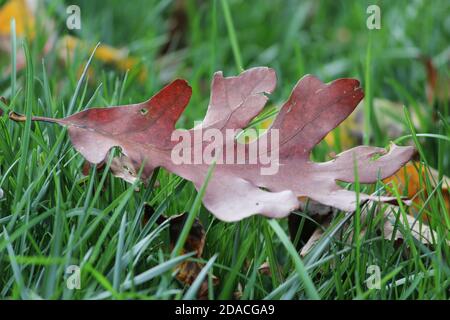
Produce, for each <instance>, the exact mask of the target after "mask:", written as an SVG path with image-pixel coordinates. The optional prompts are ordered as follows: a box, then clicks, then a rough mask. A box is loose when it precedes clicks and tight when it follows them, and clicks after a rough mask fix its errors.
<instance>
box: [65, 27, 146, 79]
mask: <svg viewBox="0 0 450 320" xmlns="http://www.w3.org/2000/svg"><path fill="white" fill-rule="evenodd" d="M59 48H60V51H61V57H62V58H63V59H64V58H65V56H66V55H67V52H66V51H65V50H68V51H69V52H68V53H69V55H72V54H73V52H74V51H75V49H76V48H78V49H80V50H88V51H92V50H93V49H94V46H92V45H88V44H86V42H84V41H83V40H80V39H78V38H75V37H72V36H65V37H63V38H62V39H61V43H60V46H59ZM94 58H95V59H96V60H98V61H101V62H103V63H105V64H109V65H112V66H114V67H116V68H117V69H119V70H121V71H128V70H132V69H133V68H139V76H138V79H139V81H141V82H143V81H145V79H146V78H147V73H146V70H145V69H144V68H142V67H140V66H139V60H138V59H137V58H135V57H130V56H129V55H128V50H126V49H117V48H114V47H111V46H108V45H104V44H101V45H100V46H98V48H97V50H96V51H95V54H94Z"/></svg>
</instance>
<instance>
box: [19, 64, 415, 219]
mask: <svg viewBox="0 0 450 320" xmlns="http://www.w3.org/2000/svg"><path fill="white" fill-rule="evenodd" d="M275 84H276V76H275V73H274V71H273V70H272V69H269V68H264V67H261V68H253V69H250V70H247V71H245V72H243V73H241V74H240V75H239V76H237V77H226V78H225V77H223V76H222V73H221V72H218V73H216V74H215V75H214V79H213V83H212V91H211V102H210V105H209V107H208V111H207V114H206V116H205V120H204V121H203V123H202V124H201V126H196V127H195V128H193V129H191V130H189V131H185V130H175V129H174V125H175V123H176V121H177V120H178V118H179V117H180V115H181V113H182V112H183V110H184V108H185V107H186V105H187V104H188V102H189V99H190V96H191V88H190V87H189V86H188V84H187V83H186V82H185V81H183V80H175V81H174V82H172V83H171V84H169V85H168V86H167V87H165V88H164V89H162V90H161V91H160V92H159V93H157V94H156V95H155V96H153V97H152V98H151V99H150V100H148V101H145V102H143V103H139V104H132V105H127V106H118V107H112V108H104V109H99V108H95V109H89V110H86V111H83V112H80V113H77V114H74V115H72V116H69V117H67V118H64V119H51V118H44V117H34V118H33V120H39V121H47V122H55V123H58V124H60V125H64V126H67V127H68V131H69V135H70V138H71V140H72V143H73V145H74V147H75V148H76V149H77V150H78V151H79V152H80V153H81V154H82V155H83V156H84V157H85V158H86V159H87V160H88V161H89V162H92V163H99V162H101V161H103V160H104V159H105V157H106V155H107V153H108V151H109V150H110V149H111V148H113V147H120V148H121V149H122V152H123V154H124V155H125V156H126V157H128V158H129V160H128V161H129V163H130V164H131V165H132V166H133V168H134V170H135V172H138V171H139V168H140V167H141V166H142V165H144V170H143V175H142V176H143V178H144V179H146V178H148V177H149V176H150V175H151V172H152V171H153V169H154V168H156V167H164V168H166V169H167V170H169V171H171V172H173V173H175V174H177V175H179V176H181V177H183V178H185V179H187V180H190V181H192V182H193V183H194V185H195V187H196V188H197V189H199V188H200V187H201V186H202V184H203V182H204V181H205V177H206V173H207V170H208V168H209V164H207V163H201V164H192V163H189V164H186V163H181V164H177V163H175V162H174V161H172V158H171V151H172V149H173V148H174V147H175V146H177V145H178V142H179V141H172V140H171V135H172V134H174V135H175V136H176V135H179V136H186V135H187V136H188V137H191V138H192V140H194V138H195V136H196V134H197V135H198V134H199V130H206V129H212V128H214V129H217V130H219V131H220V132H221V133H223V134H224V136H225V137H226V138H224V141H223V145H224V146H225V145H226V146H228V144H230V142H231V144H232V148H231V150H228V149H227V148H225V147H224V148H223V149H224V151H223V152H222V153H221V154H216V157H217V159H226V157H227V154H229V152H234V151H236V150H237V149H238V148H240V147H242V144H241V143H240V142H238V141H236V139H235V136H231V137H227V136H226V135H225V130H226V129H239V128H244V127H245V126H246V125H247V124H248V123H249V122H250V120H252V119H253V118H254V117H255V116H256V115H257V114H258V113H259V112H260V111H261V110H262V108H263V107H264V105H265V103H266V101H267V99H268V98H267V97H266V94H267V93H271V92H272V90H273V89H274V88H275ZM362 98H363V92H362V90H361V88H360V87H359V82H358V81H357V80H354V79H339V80H336V81H333V82H332V83H330V84H324V83H322V82H321V81H320V80H319V79H317V78H315V77H314V76H311V75H307V76H305V77H303V78H302V79H301V80H300V81H299V82H298V83H297V85H296V86H295V88H294V90H293V91H292V94H291V96H290V98H289V99H288V101H287V102H286V103H285V104H284V105H283V106H282V108H281V110H280V112H279V114H278V116H277V118H276V119H275V121H274V123H273V124H272V126H271V128H270V129H269V130H268V131H267V133H265V134H264V135H263V136H261V137H260V138H259V139H258V140H255V141H251V142H250V143H248V144H245V145H244V146H243V147H244V148H245V150H250V149H251V148H252V147H254V146H255V144H258V142H259V141H260V139H265V138H267V140H268V141H272V140H271V139H272V138H273V137H274V134H275V132H276V130H274V129H277V130H278V133H279V144H278V145H276V144H274V145H272V143H267V145H266V146H265V147H261V148H259V149H258V155H257V156H258V158H257V163H256V164H248V161H247V162H246V164H220V163H218V164H217V166H216V168H215V171H214V173H213V175H212V177H211V179H210V181H209V184H208V187H207V189H206V192H205V196H204V198H203V203H204V205H205V206H206V207H207V208H208V209H209V210H210V211H211V212H212V213H213V214H215V215H216V216H217V217H218V218H219V219H221V220H224V221H236V220H240V219H243V218H245V217H248V216H251V215H253V214H262V215H265V216H268V217H277V218H279V217H285V216H287V215H288V214H289V213H290V212H291V211H292V210H294V209H296V208H298V207H299V206H300V201H299V200H298V198H297V197H300V196H304V197H308V198H311V199H313V200H316V201H318V202H320V203H322V204H325V205H329V206H333V207H335V208H338V209H341V210H346V211H353V210H355V208H356V197H355V193H354V192H352V191H349V190H344V189H342V188H341V187H340V186H338V185H337V184H336V181H337V180H339V181H344V182H354V181H355V175H354V174H355V167H354V164H356V169H357V170H356V171H357V172H358V177H359V181H360V182H361V183H373V182H375V181H376V180H377V178H378V177H380V178H382V179H383V178H386V177H388V176H390V175H392V174H393V173H395V172H396V171H397V170H398V169H399V168H400V167H401V166H402V165H403V164H404V163H406V162H407V161H408V160H409V159H410V157H411V156H412V154H413V152H414V149H413V148H412V147H398V146H396V145H391V147H390V150H389V151H388V152H387V151H386V150H385V149H382V148H376V147H369V146H359V147H356V148H353V149H350V150H347V151H345V152H343V153H341V154H338V155H337V156H336V158H335V159H333V160H332V161H328V162H325V163H315V162H312V161H310V153H311V150H312V148H313V147H314V146H315V145H316V144H317V143H318V142H319V141H320V140H322V139H323V138H324V137H325V135H326V134H327V133H328V132H329V131H330V130H332V129H333V128H335V127H336V126H337V125H338V124H339V123H341V122H342V121H343V120H344V119H345V118H346V117H348V115H349V114H350V113H351V112H352V111H353V110H354V108H355V107H356V105H357V104H358V102H359V101H360V100H361V99H362ZM16 119H17V117H16ZM19 119H20V118H19ZM274 141H275V140H274ZM211 144H212V141H203V142H202V143H200V144H197V145H190V146H189V147H187V148H182V152H183V153H185V152H186V153H187V152H190V153H188V154H191V155H192V154H193V153H196V152H198V151H199V150H200V152H201V153H202V152H205V151H206V150H208V149H207V148H208V147H209V148H211ZM276 152H279V160H278V165H279V167H278V171H277V173H276V174H273V175H263V174H261V170H262V169H263V168H264V165H262V163H263V161H262V159H263V157H265V156H269V155H272V154H275V153H276ZM245 154H246V155H248V152H246V153H245ZM234 155H236V152H234ZM376 156H377V157H378V158H377V159H374V157H376ZM191 159H192V158H191ZM245 160H247V159H245ZM369 199H373V200H379V201H385V200H389V198H385V197H372V196H369V195H365V194H360V201H362V202H364V201H367V200H369Z"/></svg>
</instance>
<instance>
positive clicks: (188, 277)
mask: <svg viewBox="0 0 450 320" xmlns="http://www.w3.org/2000/svg"><path fill="white" fill-rule="evenodd" d="M153 214H154V209H153V207H152V206H150V205H148V204H147V205H145V207H144V216H143V223H144V224H146V223H147V222H148V220H149V219H150V217H151V216H152V215H153ZM186 217H187V214H186V213H182V214H179V215H175V216H170V217H166V216H163V215H161V216H160V217H158V220H157V221H156V222H157V223H158V224H161V223H164V222H165V221H168V223H169V238H170V249H171V250H173V248H174V246H175V244H176V242H177V240H178V238H179V236H180V233H181V230H182V229H183V226H184V222H185V219H186ZM205 237H206V235H205V229H204V228H203V225H202V223H201V222H200V220H199V219H198V218H195V220H194V223H193V225H192V228H191V230H190V231H189V235H188V237H187V239H186V242H185V244H184V247H183V249H182V251H181V254H185V253H189V252H195V257H197V258H201V257H202V254H203V248H204V247H205ZM202 268H203V265H202V264H201V263H199V262H196V261H189V260H188V261H183V262H182V263H180V264H179V265H178V266H177V267H176V269H177V271H178V272H177V275H176V278H177V279H178V281H180V282H182V283H183V284H185V285H192V283H193V282H194V281H195V279H196V278H197V276H198V274H199V273H200V271H201V270H202ZM218 283H219V279H218V278H217V277H215V276H213V285H217V284H218ZM207 296H208V279H204V280H203V282H202V284H201V286H200V289H199V291H198V293H197V297H198V298H199V299H204V298H207Z"/></svg>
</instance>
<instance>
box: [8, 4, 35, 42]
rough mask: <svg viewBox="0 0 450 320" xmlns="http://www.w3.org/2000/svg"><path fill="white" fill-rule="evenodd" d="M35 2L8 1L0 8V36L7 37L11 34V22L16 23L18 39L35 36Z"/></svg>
mask: <svg viewBox="0 0 450 320" xmlns="http://www.w3.org/2000/svg"><path fill="white" fill-rule="evenodd" d="M36 6H37V1H33V0H31V1H30V0H28V1H26V0H10V1H8V2H6V3H5V4H4V5H3V6H2V7H1V8H0V36H5V37H9V35H10V33H11V20H12V19H14V20H15V23H16V35H17V36H18V37H23V36H28V37H29V38H31V39H32V38H33V37H34V35H35V26H34V25H35V19H34V11H35V10H36Z"/></svg>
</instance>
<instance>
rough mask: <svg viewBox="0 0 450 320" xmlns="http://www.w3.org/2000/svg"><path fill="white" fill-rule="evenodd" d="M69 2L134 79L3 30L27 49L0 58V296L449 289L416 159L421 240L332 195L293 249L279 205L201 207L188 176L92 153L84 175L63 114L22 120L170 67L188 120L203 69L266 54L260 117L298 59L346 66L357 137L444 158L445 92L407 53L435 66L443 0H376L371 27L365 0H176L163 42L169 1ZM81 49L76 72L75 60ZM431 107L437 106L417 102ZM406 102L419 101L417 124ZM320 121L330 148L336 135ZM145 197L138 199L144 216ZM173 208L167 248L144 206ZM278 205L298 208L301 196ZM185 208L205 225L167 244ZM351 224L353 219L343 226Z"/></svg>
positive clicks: (443, 34)
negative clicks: (423, 218) (316, 229)
mask: <svg viewBox="0 0 450 320" xmlns="http://www.w3.org/2000/svg"><path fill="white" fill-rule="evenodd" d="M75 2H76V3H78V4H79V5H80V7H81V13H82V19H83V20H82V30H81V31H79V32H77V33H76V34H77V35H78V36H80V37H81V38H83V39H85V40H87V41H89V42H90V43H92V44H93V45H95V44H96V43H98V42H99V41H101V42H104V43H107V44H110V45H114V46H117V47H127V48H128V49H129V50H130V52H131V53H132V54H133V55H134V56H137V57H140V58H142V64H143V67H144V68H146V69H147V70H148V78H147V80H146V81H145V82H144V83H140V82H139V81H138V79H137V73H136V71H135V70H130V72H128V73H127V74H125V73H123V72H120V71H117V70H115V69H113V68H105V67H104V66H103V65H102V64H101V63H99V62H98V61H96V60H95V59H92V61H91V60H90V58H89V56H90V54H91V52H78V51H77V53H76V54H75V56H74V57H73V59H71V60H70V62H69V63H67V64H61V63H59V62H58V59H57V57H56V52H50V53H49V54H48V55H47V56H46V57H45V59H44V60H43V61H42V59H41V57H40V55H39V50H38V49H39V46H40V45H41V44H42V43H45V35H43V34H42V33H37V39H35V40H34V41H33V42H30V43H24V44H22V40H21V39H16V38H15V37H14V35H13V36H12V43H13V46H17V48H18V50H22V48H23V49H24V50H25V52H26V57H27V68H26V70H22V71H20V70H19V71H17V72H16V69H15V65H14V62H15V61H16V58H17V57H16V56H15V55H12V56H11V57H8V59H0V61H1V63H3V64H0V70H5V69H6V68H7V67H8V66H11V64H12V73H11V75H10V76H8V77H7V78H5V79H3V80H0V95H1V96H5V97H6V98H7V99H8V100H9V104H8V105H4V104H2V103H1V102H0V107H1V108H2V110H4V115H3V116H2V117H0V188H1V189H2V190H3V191H4V197H3V198H2V199H0V270H1V271H0V298H1V299H21V298H46V299H183V298H185V299H186V298H194V297H195V296H196V292H197V291H198V290H199V288H200V286H201V284H202V281H203V280H207V281H208V283H209V288H210V290H209V293H208V297H209V298H210V299H218V298H221V299H227V298H234V297H236V296H238V295H239V296H240V297H241V298H242V299H309V298H320V299H448V298H449V297H450V265H449V260H450V259H449V257H450V248H449V245H448V242H447V241H448V240H449V230H450V216H449V214H448V212H447V208H446V207H445V201H444V197H443V194H442V192H441V190H440V188H433V186H432V185H433V184H432V183H431V179H432V177H431V176H428V175H427V177H426V179H425V180H424V181H422V184H423V186H424V187H425V188H426V190H427V194H428V197H426V198H425V197H424V195H423V193H422V195H420V196H421V197H424V199H423V200H424V201H425V204H426V206H424V207H423V208H421V209H419V215H425V214H426V215H427V216H428V217H429V219H430V221H431V222H430V227H431V229H432V230H434V232H435V233H436V238H435V243H434V245H433V246H425V245H423V244H421V243H420V242H418V241H417V240H416V239H415V238H413V237H412V235H411V233H410V232H408V230H402V225H401V224H397V228H399V229H400V230H402V231H403V232H404V233H405V239H404V241H403V242H402V243H400V244H398V243H396V242H395V241H394V239H391V240H384V239H383V237H382V236H381V234H380V233H379V232H378V230H379V226H380V224H381V219H380V217H379V214H377V213H376V210H375V206H373V205H372V204H371V205H369V206H368V207H367V208H363V209H361V211H362V210H367V211H368V216H369V219H366V220H365V221H362V220H361V219H359V218H358V217H359V216H357V218H355V216H354V215H352V214H348V213H345V212H338V213H337V214H336V216H335V217H334V218H333V220H332V222H331V224H330V227H328V228H327V230H326V231H325V233H324V236H323V237H322V238H321V240H320V241H319V242H318V243H317V245H316V246H314V247H313V249H312V251H311V252H309V253H308V254H307V255H306V256H305V257H303V258H301V257H300V256H299V254H298V253H297V251H296V250H295V246H294V244H293V242H294V241H293V240H292V239H290V238H289V237H288V234H287V221H286V220H287V219H284V220H278V221H271V220H268V219H266V218H263V217H259V216H258V217H251V218H249V219H245V220H243V221H241V222H238V223H224V222H221V221H218V220H217V219H215V218H214V217H213V216H212V215H211V214H210V213H209V212H207V210H206V209H205V208H203V207H202V206H201V205H200V200H201V197H202V192H199V193H198V194H197V192H196V191H195V189H194V188H193V186H192V185H191V184H190V183H188V182H186V181H183V180H182V179H181V178H179V177H176V176H174V175H171V174H168V173H167V172H165V171H164V170H158V171H155V176H154V177H153V179H154V180H158V181H159V184H160V186H159V187H157V188H153V187H145V186H143V185H142V184H141V183H137V184H136V185H129V184H126V183H125V182H123V181H121V180H119V179H116V178H114V177H112V175H111V174H110V173H108V170H104V171H101V170H96V169H94V168H93V169H91V171H90V173H89V175H88V176H83V175H82V173H81V168H82V165H83V159H82V157H81V156H80V155H79V154H78V153H77V152H76V151H75V150H74V149H73V148H72V146H71V144H70V141H69V139H68V136H67V132H66V130H65V129H63V128H60V127H57V126H52V125H49V124H45V123H31V121H30V115H41V116H53V117H63V116H65V115H69V114H72V113H74V112H77V111H79V110H83V109H85V108H88V107H92V106H110V105H115V104H126V103H133V102H139V101H143V100H144V99H146V98H148V97H149V96H151V95H152V94H153V93H154V92H156V91H157V90H158V89H160V88H161V87H162V86H163V85H164V84H165V83H167V82H168V81H169V80H171V79H174V78H176V77H181V78H185V79H187V80H188V81H189V83H190V85H191V86H192V88H193V97H192V100H191V102H190V104H189V106H188V108H187V110H186V112H185V113H184V114H183V116H182V118H181V119H180V121H179V123H178V124H177V126H179V127H191V126H192V124H193V121H194V120H199V119H201V118H202V117H203V115H204V114H205V111H206V106H207V104H208V99H209V83H210V80H211V77H212V72H214V71H216V70H223V71H224V73H225V75H234V74H237V73H238V72H240V69H241V68H243V69H246V68H249V67H252V66H258V65H267V66H270V67H273V68H275V69H276V71H277V75H278V86H277V89H276V92H275V93H274V94H272V95H271V97H270V101H269V103H268V108H267V110H265V111H264V114H265V115H266V117H269V116H271V115H273V114H274V109H273V107H274V106H275V105H279V104H280V103H281V102H282V101H283V100H284V99H286V98H287V97H288V95H289V92H290V90H291V88H292V86H293V85H294V84H295V82H296V81H297V80H298V79H299V78H300V77H301V76H303V75H304V74H306V73H312V74H315V75H317V76H319V77H320V78H321V79H322V80H323V81H331V80H334V79H336V78H339V77H356V78H358V79H360V80H361V81H362V85H363V88H364V90H365V92H366V94H368V97H369V99H367V100H366V102H365V104H364V116H365V119H366V120H365V121H364V122H363V125H361V128H362V129H361V130H362V133H363V137H364V143H370V144H372V145H377V146H388V145H389V142H390V141H397V143H398V144H413V145H415V147H416V149H417V150H418V151H419V152H418V157H419V160H420V161H421V162H422V163H424V164H428V165H430V166H432V167H434V168H436V169H438V171H439V174H440V177H442V174H446V175H449V172H450V152H449V150H450V149H449V143H450V142H449V140H450V139H449V136H450V126H449V119H450V118H449V112H448V101H444V102H442V101H441V102H439V103H436V104H434V105H429V104H428V103H427V102H426V101H427V100H426V96H425V90H424V86H425V84H426V73H425V68H424V66H423V65H422V64H421V62H420V61H419V60H418V59H417V58H418V56H419V54H422V55H426V56H430V57H432V58H433V59H434V61H435V63H436V66H437V68H438V70H439V72H440V73H442V74H444V75H447V76H449V69H448V52H449V50H450V48H449V47H448V38H449V34H450V29H449V28H450V27H449V20H448V17H447V16H448V12H449V9H450V6H449V4H448V1H444V0H443V1H436V3H433V5H432V6H430V5H427V4H426V3H425V2H423V3H421V2H420V1H417V2H411V1H406V0H405V1H396V2H395V3H394V2H392V1H378V3H379V4H380V6H381V8H382V9H381V10H382V29H381V30H377V31H369V30H367V28H366V17H367V15H366V8H367V6H368V5H369V4H371V2H370V1H345V2H344V1H342V2H338V1H322V2H320V4H321V5H320V6H319V5H318V3H319V2H316V1H302V2H299V1H258V4H257V5H256V4H255V2H251V1H238V0H214V1H203V2H202V1H200V2H198V1H187V2H186V6H185V8H184V10H183V12H184V14H185V16H186V22H185V24H184V25H183V28H184V29H183V32H182V33H180V34H179V38H175V39H174V40H173V43H172V47H171V48H169V49H168V51H167V52H165V53H164V54H161V50H162V48H163V47H164V44H165V42H166V40H167V39H168V37H169V34H170V33H169V29H170V21H171V20H170V19H172V18H173V15H172V12H173V10H174V8H175V5H174V3H173V1H156V0H155V1H136V3H135V4H133V6H127V9H126V10H124V9H123V4H122V3H123V2H122V1H118V0H117V1H110V2H109V3H108V6H107V7H106V8H105V7H104V4H103V3H101V2H94V1H87V0H86V1H75ZM48 3H49V5H48V6H47V7H46V9H45V10H47V14H49V15H52V16H53V17H54V19H55V20H56V26H57V30H58V32H59V33H60V35H65V34H67V33H68V30H66V29H65V20H64V19H65V6H66V5H65V4H64V3H63V2H58V1H48ZM72 3H73V2H70V4H72ZM177 39H178V40H177ZM16 42H17V45H16ZM446 55H447V60H445V59H444V58H443V57H445V56H446ZM88 65H89V66H90V67H89V68H90V70H92V71H93V73H89V72H86V70H87V66H88ZM82 70H84V72H83V73H82V75H81V77H80V71H82ZM374 98H384V99H388V100H392V101H399V102H400V103H402V104H403V105H404V114H403V113H401V115H400V117H399V118H398V119H397V122H398V125H399V127H400V128H401V134H399V135H398V136H389V135H388V133H387V131H386V130H380V129H379V128H383V125H384V123H383V119H381V118H377V117H376V116H375V115H376V110H374V109H375V107H374V103H373V99H374ZM11 110H15V111H17V112H21V113H24V114H26V115H27V121H26V122H25V123H14V122H12V121H10V120H8V118H7V114H8V112H9V111H11ZM432 110H436V111H439V112H436V116H432ZM400 112H403V111H402V110H400ZM413 114H415V116H416V117H418V119H417V120H418V121H417V123H418V124H416V125H414V124H413V120H411V119H413V118H412V115H413ZM264 118H265V117H263V116H261V118H260V120H255V121H254V122H253V124H257V123H258V121H261V119H264ZM336 137H337V138H336V139H337V141H336V143H335V145H336V146H338V149H339V148H340V147H339V146H341V145H342V141H340V138H339V135H337V136H336ZM333 148H334V147H333V146H328V145H327V144H326V142H321V143H320V145H318V146H317V148H315V150H314V153H313V158H314V159H315V160H318V161H322V160H326V159H328V154H329V153H330V152H331V151H336V149H333ZM110 161H111V159H109V162H108V164H107V168H106V169H108V168H109V165H110ZM437 182H438V183H439V181H437ZM149 185H153V184H152V183H150V184H149ZM438 186H439V184H438ZM136 187H138V188H139V191H136ZM349 188H353V189H355V190H360V191H361V192H369V193H370V192H374V191H375V190H377V191H378V192H379V193H380V194H385V193H386V190H391V191H392V192H394V193H395V192H396V191H397V190H396V189H395V188H392V186H391V185H387V186H385V185H383V183H382V182H378V183H377V184H376V185H372V186H367V185H360V184H359V183H356V184H355V185H353V186H352V185H349ZM401 191H402V190H400V192H396V196H398V197H400V196H401V195H402V194H401V193H402V192H401ZM145 203H149V204H151V205H152V206H153V207H154V208H155V213H154V216H153V217H152V218H151V219H150V221H149V222H148V223H147V224H146V225H145V226H144V225H142V224H141V220H142V218H143V210H144V204H145ZM382 210H384V208H382ZM361 211H358V212H357V213H359V212H361ZM181 212H189V214H188V219H187V223H186V224H185V227H184V229H183V231H182V236H181V237H180V238H179V240H178V242H177V245H176V246H175V248H174V249H173V250H171V248H170V244H169V237H168V228H167V224H163V225H158V224H157V223H156V220H157V217H158V216H159V215H161V214H166V215H173V214H178V213H181ZM293 214H298V215H300V216H303V217H304V216H305V214H307V212H306V213H302V212H294V213H293ZM406 215H407V207H405V206H399V207H398V208H397V209H396V219H397V222H398V221H403V220H404V219H405V217H406ZM196 217H198V218H199V219H200V220H201V222H202V224H203V225H204V227H205V230H206V245H205V250H204V253H203V256H202V257H201V258H196V257H194V256H193V255H192V254H190V253H187V254H185V255H180V252H181V248H182V246H183V244H184V242H185V240H186V236H187V233H188V231H189V229H190V227H191V226H192V223H193V222H194V219H195V218H196ZM303 219H305V218H303ZM417 223H421V222H420V219H418V221H417ZM354 230H356V231H358V230H365V233H364V235H362V236H360V237H353V240H349V239H350V237H351V233H352V231H354ZM185 260H192V261H197V262H201V263H203V264H204V265H203V270H202V272H201V273H200V275H199V278H198V279H197V281H195V282H194V283H193V285H192V286H190V287H189V286H186V285H184V284H182V283H180V282H179V281H177V280H176V279H175V276H174V270H175V267H176V266H177V265H178V264H179V263H180V262H181V261H185ZM265 261H269V263H270V268H271V274H269V275H267V274H264V273H262V272H260V271H259V267H260V266H261V264H263V263H264V262H265ZM70 265H78V266H80V267H81V276H82V277H81V289H80V290H69V289H68V288H67V286H66V279H67V276H68V275H67V274H66V273H65V270H66V268H67V267H68V266H70ZM370 265H378V266H379V267H380V269H381V277H382V279H381V288H380V290H375V289H368V288H367V286H366V284H365V280H366V279H367V278H368V276H369V275H368V274H367V273H366V270H367V267H368V266H370ZM213 274H214V275H215V276H217V277H218V278H219V280H220V283H219V284H218V285H217V286H213V284H212V283H213V281H212V275H213ZM238 291H239V292H238Z"/></svg>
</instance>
